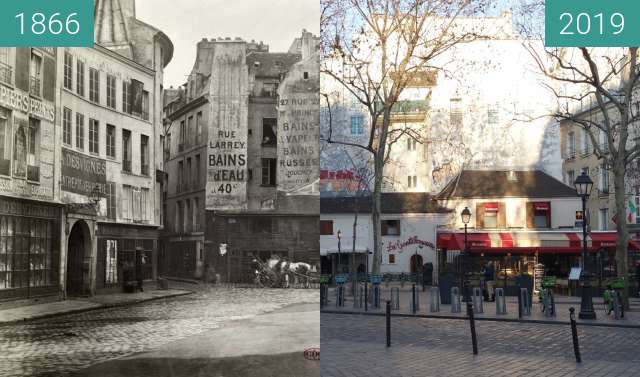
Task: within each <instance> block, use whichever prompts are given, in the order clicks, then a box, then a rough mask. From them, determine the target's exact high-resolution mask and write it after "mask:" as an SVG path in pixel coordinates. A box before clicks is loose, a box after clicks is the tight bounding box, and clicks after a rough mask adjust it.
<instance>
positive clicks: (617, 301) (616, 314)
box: [611, 293, 622, 319]
mask: <svg viewBox="0 0 640 377" xmlns="http://www.w3.org/2000/svg"><path fill="white" fill-rule="evenodd" d="M611 296H612V299H613V318H614V319H620V318H622V316H621V315H620V299H619V298H618V297H619V296H618V295H617V294H616V293H614V294H613V295H611Z"/></svg>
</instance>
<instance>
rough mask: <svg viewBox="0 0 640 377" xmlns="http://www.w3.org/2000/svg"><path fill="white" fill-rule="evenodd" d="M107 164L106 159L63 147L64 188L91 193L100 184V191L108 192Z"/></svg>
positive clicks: (65, 189) (78, 192) (77, 192)
mask: <svg viewBox="0 0 640 377" xmlns="http://www.w3.org/2000/svg"><path fill="white" fill-rule="evenodd" d="M106 183H107V164H106V162H105V160H100V159H97V158H93V157H89V156H86V155H83V154H80V153H77V152H74V151H71V150H69V149H66V148H62V190H63V191H68V192H73V193H76V194H82V195H87V196H88V195H90V194H91V191H92V190H93V189H94V188H95V187H96V185H98V187H99V188H100V192H101V193H103V194H106V192H107V187H106V186H107V185H106Z"/></svg>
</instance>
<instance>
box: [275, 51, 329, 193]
mask: <svg viewBox="0 0 640 377" xmlns="http://www.w3.org/2000/svg"><path fill="white" fill-rule="evenodd" d="M319 83H320V81H319V63H317V62H316V59H315V58H311V59H308V60H305V61H301V62H299V63H297V64H295V65H293V66H292V68H291V70H290V71H289V73H288V74H287V77H286V78H285V80H284V81H283V83H282V84H281V85H280V87H279V89H278V94H279V96H280V99H279V101H278V169H277V171H278V174H277V181H278V190H279V191H284V192H288V193H296V192H297V193H301V192H305V193H307V194H314V195H319V194H320V191H319V188H318V187H316V186H318V185H315V183H316V182H318V181H319V179H318V173H319V171H320V151H319V148H318V145H320V95H319V94H318V92H319Z"/></svg>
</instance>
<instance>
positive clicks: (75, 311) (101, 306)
mask: <svg viewBox="0 0 640 377" xmlns="http://www.w3.org/2000/svg"><path fill="white" fill-rule="evenodd" d="M193 293H195V292H193V291H185V292H184V293H177V294H174V295H170V296H159V297H151V298H148V299H143V300H136V301H127V302H117V303H113V304H99V305H98V306H95V307H91V308H84V309H72V310H67V311H61V312H57V313H47V314H42V315H36V316H33V317H29V318H23V319H16V320H13V321H7V322H0V327H3V326H11V325H16V324H19V323H21V324H22V323H28V322H31V321H36V320H40V319H46V318H53V317H60V316H63V315H67V314H79V313H85V312H91V311H95V310H101V309H113V308H118V307H123V306H133V305H138V304H141V303H144V302H149V301H155V300H160V299H165V298H175V297H181V296H187V295H190V294H193Z"/></svg>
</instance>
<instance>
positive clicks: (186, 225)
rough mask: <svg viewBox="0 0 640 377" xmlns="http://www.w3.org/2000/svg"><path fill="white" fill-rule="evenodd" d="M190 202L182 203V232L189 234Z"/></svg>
mask: <svg viewBox="0 0 640 377" xmlns="http://www.w3.org/2000/svg"><path fill="white" fill-rule="evenodd" d="M191 220H192V215H191V200H189V199H187V200H185V201H184V232H185V233H191Z"/></svg>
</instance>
